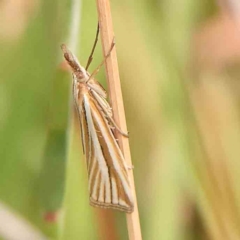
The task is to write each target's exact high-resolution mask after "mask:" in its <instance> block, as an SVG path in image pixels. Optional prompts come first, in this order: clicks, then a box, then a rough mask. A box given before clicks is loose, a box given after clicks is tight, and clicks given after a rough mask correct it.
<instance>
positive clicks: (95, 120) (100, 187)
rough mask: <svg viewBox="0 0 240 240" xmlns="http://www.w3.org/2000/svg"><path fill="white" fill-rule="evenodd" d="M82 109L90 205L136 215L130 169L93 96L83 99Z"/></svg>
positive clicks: (86, 95) (87, 95) (86, 96)
mask: <svg viewBox="0 0 240 240" xmlns="http://www.w3.org/2000/svg"><path fill="white" fill-rule="evenodd" d="M82 108H83V109H84V110H83V112H84V114H82V115H83V116H84V117H83V118H82V123H81V124H82V128H85V129H87V130H85V133H86V131H87V134H85V140H84V141H85V144H86V143H87V144H86V149H88V151H86V159H87V165H88V176H89V192H90V204H91V205H93V206H99V207H103V208H114V209H118V210H122V211H126V212H132V211H133V199H132V193H131V188H130V184H129V179H128V173H127V167H126V163H125V160H124V158H123V155H122V152H121V150H120V148H119V146H118V144H117V141H116V139H115V137H114V135H113V133H112V130H111V128H110V126H109V124H108V122H107V120H106V118H105V117H104V115H103V113H102V112H100V110H99V108H98V107H97V106H96V102H95V101H94V99H92V97H91V95H89V94H85V95H84V96H83V101H82Z"/></svg>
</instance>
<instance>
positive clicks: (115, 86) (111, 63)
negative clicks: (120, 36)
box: [97, 0, 142, 240]
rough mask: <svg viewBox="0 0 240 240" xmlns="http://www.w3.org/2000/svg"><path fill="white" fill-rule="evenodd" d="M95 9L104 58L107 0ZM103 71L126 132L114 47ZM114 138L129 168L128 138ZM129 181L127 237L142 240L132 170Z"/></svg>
mask: <svg viewBox="0 0 240 240" xmlns="http://www.w3.org/2000/svg"><path fill="white" fill-rule="evenodd" d="M97 8H98V19H99V26H100V34H101V40H102V41H101V42H102V49H103V53H104V56H105V55H106V54H107V52H108V50H109V48H110V46H111V43H112V41H113V37H114V34H113V25H112V17H111V10H110V4H109V0H97ZM105 69H106V75H107V80H108V89H109V97H110V101H111V105H112V109H113V114H114V120H115V122H116V123H117V125H118V126H120V128H121V129H122V130H123V131H124V132H126V129H127V126H126V120H125V112H124V106H123V99H122V91H121V84H120V78H119V70H118V63H117V55H116V48H115V47H114V48H113V51H112V53H111V55H110V56H109V57H108V58H107V60H106V63H105ZM116 136H117V138H118V140H119V145H120V148H121V150H122V152H123V154H124V157H125V160H126V162H127V164H128V165H129V166H132V162H131V154H130V148H129V141H128V138H126V137H123V136H122V135H121V134H119V133H118V132H116ZM129 179H130V184H131V188H132V194H133V198H134V211H133V212H132V213H127V214H126V218H127V227H128V235H129V239H130V240H141V239H142V236H141V228H140V221H139V214H138V206H137V199H136V192H135V185H134V178H133V172H132V170H129Z"/></svg>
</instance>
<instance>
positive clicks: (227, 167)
mask: <svg viewBox="0 0 240 240" xmlns="http://www.w3.org/2000/svg"><path fill="white" fill-rule="evenodd" d="M220 2H221V3H222V4H220ZM76 3H78V4H80V5H78V4H76ZM228 4H230V1H227V0H225V1H218V2H214V1H206V0H194V1H193V0H184V1H173V0H161V1H156V0H155V1H154V0H152V1H148V0H139V1H133V0H132V1H117V0H112V1H111V8H112V16H113V21H114V30H115V36H116V42H117V44H116V48H117V54H118V62H119V69H120V77H121V83H122V91H123V98H124V105H125V109H126V117H127V124H128V130H129V132H130V145H131V153H132V160H133V164H134V176H135V184H136V190H137V197H138V204H139V212H140V221H141V227H142V235H143V239H147V240H159V239H162V240H181V239H184V240H186V239H187V240H188V239H189V240H191V239H194V240H195V239H204V240H205V239H213V240H225V239H229V240H232V239H234V240H235V239H240V230H239V229H240V204H239V203H240V201H239V200H240V189H239V188H240V187H239V186H240V184H239V174H240V172H239V171H240V168H239V163H238V162H239V157H240V150H239V149H240V148H239V146H238V145H239V142H240V121H239V120H240V119H239V117H240V114H239V113H240V111H239V89H240V88H239V86H240V85H239V82H238V79H239V76H240V72H239V70H238V69H239V59H240V50H239V49H240V34H239V32H240V31H239V30H240V24H239V22H240V21H239V19H238V18H237V17H236V16H238V15H237V14H236V13H238V12H237V11H239V10H238V9H239V8H237V7H236V6H235V5H234V1H231V4H233V5H231V6H229V5H228ZM73 6H78V7H79V9H77V10H78V11H76V9H75V13H74V11H73V9H74V8H73ZM229 9H231V10H232V11H229ZM233 10H234V11H233ZM76 12H77V14H79V17H80V18H79V19H80V22H79V25H77V27H76V26H74V24H73V18H74V14H76ZM96 25H97V10H96V3H95V1H90V0H82V1H80V0H72V1H67V0H59V1H56V0H54V1H47V0H34V1H33V0H31V1H30V0H19V1H13V0H12V1H2V2H0V48H1V57H0V66H1V67H0V81H1V84H0V113H1V114H0V146H1V147H0V166H1V167H0V201H1V202H3V203H4V204H5V205H7V206H8V207H9V208H10V209H12V212H13V213H14V214H16V216H18V217H19V216H21V217H22V219H24V220H27V221H28V223H29V227H30V228H33V229H38V232H41V234H43V235H45V236H46V238H48V239H61V240H67V239H68V240H69V239H70V240H78V239H86V240H92V239H104V240H108V239H111V240H113V239H127V229H126V223H125V216H124V214H122V213H118V212H111V211H104V210H103V211H101V210H96V209H94V208H92V207H90V206H89V204H88V192H87V174H86V164H85V162H84V158H83V156H82V146H81V142H80V132H79V131H80V130H79V126H78V125H79V124H78V120H77V119H76V118H75V117H74V116H75V115H74V108H73V104H72V101H71V96H70V95H71V76H70V74H69V73H68V72H66V71H65V70H64V65H63V64H62V60H63V58H62V55H61V52H60V44H61V43H62V42H66V43H67V44H70V42H71V37H72V36H71V31H72V30H73V28H74V27H75V28H77V29H75V30H76V32H78V34H77V38H76V39H74V40H75V41H76V43H77V45H78V46H77V48H76V49H78V50H77V52H76V55H77V56H78V57H79V60H80V62H81V63H82V64H83V65H85V64H86V62H87V59H88V55H89V53H90V51H91V48H92V44H93V41H94V37H95V32H96ZM69 39H70V40H69ZM75 47H76V46H75ZM101 59H102V53H101V44H100V43H98V46H97V49H96V52H95V55H94V60H93V63H92V65H91V66H90V69H89V70H90V72H92V71H93V70H94V69H95V67H96V66H97V65H98V63H99V62H100V61H101ZM97 79H99V81H100V82H101V83H102V84H103V85H104V86H106V81H105V75H104V68H103V69H102V70H101V71H100V73H99V74H98V77H97ZM106 87H107V86H106ZM2 221H4V220H3V219H1V216H0V223H1V222H2ZM0 225H1V224H0ZM9 225H11V222H9ZM14 229H15V231H16V228H13V230H12V231H13V232H14ZM36 231H37V230H36ZM16 234H18V233H17V232H16ZM1 237H2V239H7V238H6V235H5V232H4V231H3V232H1V228H0V238H1ZM22 240H26V239H22Z"/></svg>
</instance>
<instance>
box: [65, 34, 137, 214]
mask: <svg viewBox="0 0 240 240" xmlns="http://www.w3.org/2000/svg"><path fill="white" fill-rule="evenodd" d="M97 36H98V33H97ZM96 39H97V37H96ZM96 39H95V43H94V47H93V50H92V53H91V55H90V57H89V60H88V64H87V67H86V69H85V68H84V67H82V66H81V65H80V63H79V61H78V60H77V58H76V57H75V56H74V55H73V53H71V52H70V50H69V49H68V48H67V47H66V45H64V44H62V46H61V48H62V51H63V53H64V58H65V60H66V61H67V63H68V65H69V66H70V68H71V71H72V76H73V98H74V101H75V106H76V109H77V112H78V116H79V120H80V121H79V122H80V128H81V139H82V147H83V153H84V155H85V156H86V162H87V171H88V181H89V183H88V189H89V194H90V205H92V206H95V207H102V208H112V209H117V210H121V211H125V212H128V213H130V212H132V211H133V209H134V204H133V196H132V192H131V187H130V183H129V179H128V168H129V167H128V166H127V164H126V162H125V159H124V157H123V154H122V152H121V150H120V148H119V145H118V142H117V139H116V138H115V136H114V132H113V130H114V129H116V131H119V132H120V133H121V134H122V135H124V136H127V134H126V133H124V132H122V131H121V129H120V128H119V127H118V126H117V125H116V123H115V122H114V120H113V113H112V109H111V107H110V105H109V103H108V102H107V100H106V98H107V94H106V91H105V89H104V88H103V87H102V86H101V84H100V83H99V82H98V81H97V80H95V79H94V75H96V73H97V72H98V71H99V69H100V67H101V66H102V65H103V64H104V61H105V60H106V58H107V57H108V56H109V55H110V54H111V51H112V49H113V47H114V46H115V43H114V41H113V43H112V45H111V48H110V50H109V52H108V54H107V56H105V59H104V60H103V62H102V63H101V64H100V65H99V67H98V68H97V69H96V70H95V71H94V72H93V74H91V75H90V74H89V72H88V71H87V68H88V66H89V64H90V62H91V61H92V54H93V52H94V48H95V46H96V41H97V40H96Z"/></svg>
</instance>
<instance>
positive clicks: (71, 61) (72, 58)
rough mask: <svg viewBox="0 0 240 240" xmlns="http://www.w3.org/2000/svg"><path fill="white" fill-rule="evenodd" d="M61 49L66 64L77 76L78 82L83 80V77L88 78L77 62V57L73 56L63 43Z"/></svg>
mask: <svg viewBox="0 0 240 240" xmlns="http://www.w3.org/2000/svg"><path fill="white" fill-rule="evenodd" d="M61 49H62V51H63V56H64V58H65V59H66V61H67V63H68V65H69V66H70V67H71V70H72V71H73V73H74V74H75V76H76V77H77V79H78V81H79V82H84V81H85V79H87V78H88V75H87V72H86V70H85V69H84V67H82V66H81V65H80V63H79V62H78V60H77V58H76V57H75V56H74V54H73V53H72V52H71V51H70V50H69V49H68V48H67V46H66V45H65V44H62V45H61Z"/></svg>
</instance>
